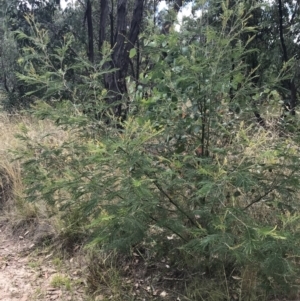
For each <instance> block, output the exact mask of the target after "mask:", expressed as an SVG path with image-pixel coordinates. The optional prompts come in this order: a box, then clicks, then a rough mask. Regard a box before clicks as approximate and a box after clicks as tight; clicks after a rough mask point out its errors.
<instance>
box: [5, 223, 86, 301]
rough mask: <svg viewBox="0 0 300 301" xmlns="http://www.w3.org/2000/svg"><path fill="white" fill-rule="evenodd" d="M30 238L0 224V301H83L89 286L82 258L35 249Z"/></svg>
mask: <svg viewBox="0 0 300 301" xmlns="http://www.w3.org/2000/svg"><path fill="white" fill-rule="evenodd" d="M32 247H33V244H32V242H30V240H27V239H26V237H22V236H20V237H18V238H15V237H13V236H11V235H8V233H7V232H5V231H4V228H3V226H2V227H1V225H0V301H16V300H18V301H34V300H61V301H83V300H86V299H85V298H84V290H85V285H84V283H83V281H82V280H81V273H82V269H83V267H81V266H80V260H79V258H77V259H76V258H71V259H70V260H69V261H67V262H65V261H61V260H60V259H59V258H54V257H53V255H52V254H49V253H45V254H43V252H42V251H41V252H40V253H38V252H37V251H34V252H33V251H31V252H30V250H32V249H31V248H32Z"/></svg>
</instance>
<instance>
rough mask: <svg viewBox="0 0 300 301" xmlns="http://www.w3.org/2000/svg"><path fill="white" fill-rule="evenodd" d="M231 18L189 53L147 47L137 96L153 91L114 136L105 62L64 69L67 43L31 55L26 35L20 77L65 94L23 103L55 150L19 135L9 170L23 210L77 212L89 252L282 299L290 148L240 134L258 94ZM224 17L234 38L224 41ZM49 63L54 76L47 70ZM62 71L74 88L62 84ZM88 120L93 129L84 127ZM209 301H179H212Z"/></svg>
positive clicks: (264, 134)
mask: <svg viewBox="0 0 300 301" xmlns="http://www.w3.org/2000/svg"><path fill="white" fill-rule="evenodd" d="M236 9H237V11H234V10H233V11H227V14H224V16H223V17H224V19H223V21H224V22H223V29H224V30H223V31H221V32H217V31H216V30H214V29H213V28H210V27H206V28H205V29H202V32H201V35H203V37H204V39H203V40H204V41H205V42H204V44H203V45H201V44H200V43H199V41H198V40H197V39H196V40H194V41H193V40H192V41H190V42H187V32H185V31H184V30H183V31H182V32H174V33H170V35H169V36H168V37H166V36H161V35H158V36H156V37H154V38H155V39H156V45H159V44H161V45H162V48H166V47H167V50H168V52H167V53H168V56H170V57H169V58H168V59H166V60H162V59H161V58H160V57H159V55H158V54H157V53H156V52H155V51H153V49H151V46H149V47H148V48H149V49H146V50H147V51H149V55H151V59H152V60H153V61H154V62H156V65H155V66H154V67H153V69H152V70H151V71H150V72H149V74H148V76H147V77H144V78H142V82H143V84H144V85H145V87H155V88H153V89H151V91H144V92H147V96H145V95H146V93H145V94H143V93H139V92H138V91H137V93H136V94H135V96H134V97H133V102H132V110H131V111H130V112H129V114H128V118H127V120H126V121H124V122H121V121H120V120H115V118H114V117H113V115H112V114H111V104H109V102H107V95H108V94H107V91H106V90H105V89H104V88H103V87H102V85H101V80H100V79H101V76H102V75H103V74H109V72H111V70H106V69H105V68H104V66H105V59H104V61H103V63H102V64H101V65H99V66H96V67H95V66H92V65H90V63H88V62H87V61H85V60H84V59H82V61H80V62H78V64H76V66H65V65H64V63H63V62H64V56H65V55H66V53H67V48H68V45H69V44H68V43H69V42H68V41H67V40H66V44H65V45H62V48H61V49H57V50H56V53H55V54H47V53H43V50H44V49H45V48H44V47H43V45H44V44H43V43H46V42H47V39H46V32H42V33H41V32H39V31H38V32H37V35H36V36H35V37H33V38H31V39H32V43H36V47H37V49H40V50H42V52H37V51H34V52H30V51H32V49H26V51H27V52H28V56H27V57H25V58H24V59H25V60H26V62H27V63H26V64H27V65H26V66H27V67H28V69H26V70H28V73H27V74H25V75H22V76H21V77H22V80H23V81H25V82H27V83H28V84H30V85H33V86H34V87H35V88H34V90H33V91H37V90H42V91H44V92H45V95H46V96H47V98H48V96H51V95H52V96H53V97H54V96H55V95H58V94H60V93H61V94H64V92H66V93H68V95H69V96H70V97H69V99H68V100H64V99H61V100H60V101H59V102H56V101H53V102H51V101H49V99H48V102H45V101H43V100H41V101H38V102H36V106H35V107H33V112H32V113H33V114H34V115H35V116H37V117H39V118H47V119H50V120H52V121H53V122H54V123H55V124H56V125H57V127H58V129H59V130H60V131H62V132H64V133H68V137H69V138H68V139H65V140H62V141H61V142H60V143H59V144H57V145H55V146H53V144H50V143H49V139H51V135H53V134H52V133H51V132H50V133H45V137H44V138H43V139H39V140H38V141H37V140H35V138H34V137H32V136H30V133H28V132H27V130H26V128H23V130H22V133H21V134H20V139H23V140H24V141H25V142H26V148H24V149H23V150H20V151H19V158H20V159H22V161H23V169H24V181H25V183H26V185H27V197H28V200H29V201H33V202H38V201H39V200H40V199H43V200H46V201H47V202H48V204H50V205H52V206H56V207H58V208H59V209H60V210H61V211H62V212H63V213H64V214H66V215H68V214H70V212H75V211H76V212H77V213H78V212H80V214H81V217H78V222H81V220H82V224H83V227H84V228H85V229H86V233H87V236H89V238H90V243H91V244H95V245H99V246H101V247H103V248H113V249H118V250H123V251H126V250H129V249H130V248H132V247H137V248H138V247H139V246H143V247H144V248H148V249H150V250H152V252H153V254H156V256H159V255H158V254H160V256H164V257H167V258H168V259H169V260H170V261H172V262H174V264H175V265H177V266H178V267H181V268H182V267H184V268H187V269H188V270H189V271H190V274H191V275H193V274H194V273H196V272H197V271H199V270H201V271H205V272H203V273H204V274H206V276H207V277H211V278H212V279H215V278H216V277H224V278H225V279H226V281H228V282H230V281H231V277H232V276H235V277H236V278H237V277H239V279H243V281H242V282H241V287H240V288H239V289H238V290H237V291H239V294H240V300H246V299H245V298H248V299H249V298H250V297H249V296H252V295H253V292H255V294H257V296H258V295H259V294H261V292H262V291H264V292H267V293H266V294H269V295H274V294H277V293H278V292H280V293H282V292H284V291H285V292H287V291H288V290H289V288H291V287H292V285H293V284H294V280H295V278H296V276H297V265H296V258H297V257H298V256H299V249H300V248H299V242H300V240H299V234H298V232H299V231H298V230H299V226H298V220H299V214H298V207H299V205H298V204H297V201H296V200H297V195H298V194H299V191H298V187H299V180H298V179H299V174H298V170H297V162H298V155H299V150H298V148H297V141H298V140H297V139H298V137H297V134H289V135H288V136H285V137H282V135H278V134H277V133H276V132H274V131H271V130H268V129H265V128H262V127H261V126H260V125H258V124H256V123H255V122H253V121H250V119H251V118H252V117H251V116H252V114H253V102H252V99H253V97H254V98H255V97H256V96H257V95H259V94H260V90H259V89H258V88H256V87H255V86H253V83H252V81H251V72H250V73H249V68H248V66H247V64H246V63H245V60H244V58H245V57H246V55H247V53H249V51H250V50H249V49H247V48H246V46H247V44H248V42H249V41H245V42H244V44H243V43H242V42H241V40H240V38H239V37H240V34H246V33H251V32H253V30H254V29H253V28H248V27H247V18H248V17H249V15H247V14H246V15H245V16H244V17H241V16H240V14H239V13H238V11H239V6H238V7H237V8H236ZM224 10H225V11H226V7H225V8H224ZM230 16H232V18H234V26H233V28H234V30H232V31H227V30H225V28H226V22H229V19H230ZM237 16H238V17H239V18H237ZM19 37H20V38H22V37H23V35H22V34H21V33H20V34H19ZM66 39H67V38H66ZM165 39H167V40H168V43H164V42H163V40H165ZM178 40H182V44H183V45H184V43H186V45H185V46H184V47H185V49H183V48H182V49H179V48H178ZM70 43H71V42H70ZM253 51H254V50H253ZM212 53H215V55H211V54H212ZM32 56H33V57H34V59H35V58H36V57H38V59H39V62H40V64H41V65H40V67H39V69H38V70H36V69H33V67H32V66H33V65H32V63H31V59H32ZM50 56H53V57H54V58H55V59H56V60H57V62H61V66H60V67H57V66H52V65H50V61H51V60H50V61H48V60H47V59H48V58H49V57H50ZM233 63H234V65H235V66H237V67H236V68H233V67H232V66H233ZM72 68H75V70H76V71H77V72H78V74H80V76H81V79H82V80H81V81H80V85H79V86H76V85H75V86H72V85H71V83H69V82H68V79H67V78H66V77H65V74H66V71H67V70H71V69H72ZM86 70H89V72H90V73H89V76H87V75H84V74H85V71H86ZM273 82H274V81H273ZM129 85H130V82H129ZM232 88H233V89H234V91H235V92H234V95H233V94H232V93H233V92H232V91H233V90H232ZM266 88H268V89H269V88H270V91H271V89H272V87H266ZM145 89H146V88H145ZM148 92H149V93H148ZM82 100H84V102H83V101H82ZM94 109H95V110H96V112H98V113H99V112H100V118H99V116H98V117H97V118H95V114H88V113H87V112H91V110H94ZM237 109H238V110H237ZM237 112H238V113H237ZM107 116H109V120H110V123H107ZM101 117H103V118H101ZM116 124H117V125H121V129H120V126H119V127H117V126H114V125H116ZM77 216H78V215H77ZM203 273H202V274H203ZM220 275H222V276H220ZM187 276H188V275H187ZM251 277H252V278H253V277H255V278H257V279H258V280H257V282H255V284H251V283H253V282H252V281H250V280H251V279H250V278H251ZM200 278H201V277H200ZM249 279H250V280H249ZM250 284H251V285H252V286H251V285H250ZM211 292H212V291H211ZM211 292H210V293H211ZM210 293H207V292H205V291H203V292H202V291H201V290H199V293H196V291H194V292H193V294H192V296H193V298H194V300H200V299H201V298H202V299H203V298H204V299H205V300H221V299H212V297H210V296H212V294H210ZM197 294H198V295H197ZM228 294H229V293H228V291H227V292H225V295H226V296H228ZM220 296H222V298H223V297H224V294H223V295H222V294H221V295H220ZM197 298H198V299H197ZM210 298H211V299H210ZM218 298H219V297H218ZM220 298H221V297H220ZM243 298H244V299H243ZM251 298H252V297H251ZM204 299H203V300H204ZM249 300H250V299H249ZM251 300H252V299H251Z"/></svg>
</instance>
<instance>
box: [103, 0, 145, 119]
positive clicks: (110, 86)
mask: <svg viewBox="0 0 300 301" xmlns="http://www.w3.org/2000/svg"><path fill="white" fill-rule="evenodd" d="M126 4H127V0H118V5H117V26H116V33H115V39H114V40H115V42H114V48H113V53H112V62H111V68H117V69H118V70H117V71H116V72H114V73H111V74H108V75H106V76H105V87H106V89H107V90H109V91H110V95H109V99H108V103H110V104H115V106H114V113H115V115H116V116H117V117H122V119H125V118H126V115H127V109H128V103H127V101H126V102H125V103H124V102H123V101H122V98H123V95H124V94H126V92H127V88H126V81H125V79H126V77H127V74H128V66H129V61H130V59H129V51H130V50H131V49H132V48H133V47H134V46H135V43H136V41H137V39H138V35H139V30H140V25H141V22H142V17H143V10H144V0H136V1H135V6H134V11H133V15H132V21H131V25H130V29H129V32H128V34H127V33H126V26H127V24H126V15H127V8H126Z"/></svg>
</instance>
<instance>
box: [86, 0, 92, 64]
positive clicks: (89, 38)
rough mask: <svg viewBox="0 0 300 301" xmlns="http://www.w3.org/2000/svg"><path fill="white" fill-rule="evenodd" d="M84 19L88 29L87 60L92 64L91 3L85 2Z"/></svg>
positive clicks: (89, 1)
mask: <svg viewBox="0 0 300 301" xmlns="http://www.w3.org/2000/svg"><path fill="white" fill-rule="evenodd" d="M85 18H86V21H87V27H88V58H89V61H90V62H94V34H93V20H92V3H91V0H88V1H87V6H86V12H85Z"/></svg>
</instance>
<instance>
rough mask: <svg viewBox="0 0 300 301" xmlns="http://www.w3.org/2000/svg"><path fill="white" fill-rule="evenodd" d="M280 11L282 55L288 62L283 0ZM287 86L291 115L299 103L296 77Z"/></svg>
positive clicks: (279, 4) (279, 0)
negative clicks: (284, 33) (284, 34)
mask: <svg viewBox="0 0 300 301" xmlns="http://www.w3.org/2000/svg"><path fill="white" fill-rule="evenodd" d="M278 11H279V36H280V42H281V47H282V56H283V61H284V62H285V63H287V62H288V60H289V58H288V53H287V48H286V44H285V40H284V36H283V10H282V1H281V0H278ZM287 86H288V87H289V90H290V101H289V104H290V108H289V110H290V113H291V115H295V114H296V110H295V109H296V105H297V88H296V85H295V81H294V79H292V80H289V81H288V83H287Z"/></svg>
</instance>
